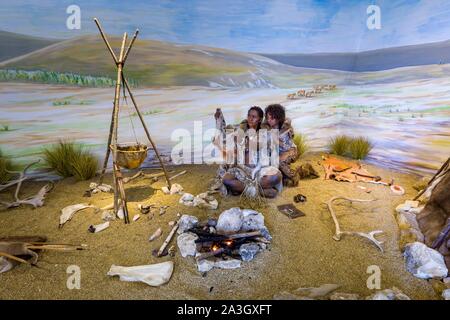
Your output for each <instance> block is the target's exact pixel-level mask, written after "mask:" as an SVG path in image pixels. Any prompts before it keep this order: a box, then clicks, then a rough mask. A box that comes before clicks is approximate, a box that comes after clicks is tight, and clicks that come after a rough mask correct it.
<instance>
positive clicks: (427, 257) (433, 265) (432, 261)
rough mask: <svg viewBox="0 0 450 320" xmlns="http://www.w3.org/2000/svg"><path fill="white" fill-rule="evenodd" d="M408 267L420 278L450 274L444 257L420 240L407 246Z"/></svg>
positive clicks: (405, 253) (405, 254) (405, 255)
mask: <svg viewBox="0 0 450 320" xmlns="http://www.w3.org/2000/svg"><path fill="white" fill-rule="evenodd" d="M403 255H404V257H405V261H406V269H407V270H408V271H409V272H410V273H412V274H413V275H414V276H415V277H417V278H420V279H430V278H444V277H446V276H447V274H448V270H447V267H446V265H445V261H444V257H443V256H442V254H440V253H439V252H438V251H436V250H433V249H431V248H429V247H427V246H426V245H425V244H423V243H420V242H414V243H411V244H407V245H406V246H405V252H404V254H403Z"/></svg>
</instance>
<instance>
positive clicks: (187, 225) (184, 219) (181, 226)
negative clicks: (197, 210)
mask: <svg viewBox="0 0 450 320" xmlns="http://www.w3.org/2000/svg"><path fill="white" fill-rule="evenodd" d="M197 224H198V218H197V217H194V216H190V215H187V214H183V215H182V216H181V218H180V220H179V221H178V230H177V233H178V234H182V233H183V232H185V231H187V230H189V229H191V228H193V227H195V226H196V225H197Z"/></svg>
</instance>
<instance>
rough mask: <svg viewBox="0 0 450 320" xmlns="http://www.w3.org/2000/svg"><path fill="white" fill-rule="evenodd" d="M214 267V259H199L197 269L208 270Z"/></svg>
mask: <svg viewBox="0 0 450 320" xmlns="http://www.w3.org/2000/svg"><path fill="white" fill-rule="evenodd" d="M212 268H214V261H209V260H208V259H202V260H200V261H197V269H198V271H200V272H208V271H209V270H211V269H212Z"/></svg>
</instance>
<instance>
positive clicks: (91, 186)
mask: <svg viewBox="0 0 450 320" xmlns="http://www.w3.org/2000/svg"><path fill="white" fill-rule="evenodd" d="M97 186H98V184H97V183H95V182H91V183H89V189H95V188H97Z"/></svg>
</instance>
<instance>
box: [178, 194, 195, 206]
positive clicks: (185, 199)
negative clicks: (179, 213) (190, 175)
mask: <svg viewBox="0 0 450 320" xmlns="http://www.w3.org/2000/svg"><path fill="white" fill-rule="evenodd" d="M192 201H194V196H193V195H192V194H190V193H187V192H185V193H183V195H182V196H181V198H180V201H178V202H179V203H182V204H186V203H185V202H192Z"/></svg>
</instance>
